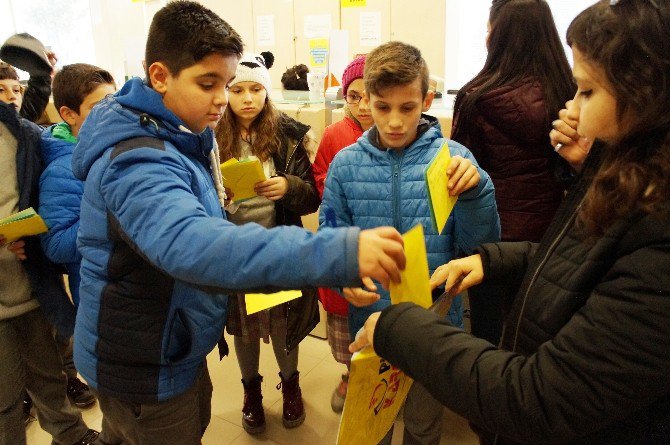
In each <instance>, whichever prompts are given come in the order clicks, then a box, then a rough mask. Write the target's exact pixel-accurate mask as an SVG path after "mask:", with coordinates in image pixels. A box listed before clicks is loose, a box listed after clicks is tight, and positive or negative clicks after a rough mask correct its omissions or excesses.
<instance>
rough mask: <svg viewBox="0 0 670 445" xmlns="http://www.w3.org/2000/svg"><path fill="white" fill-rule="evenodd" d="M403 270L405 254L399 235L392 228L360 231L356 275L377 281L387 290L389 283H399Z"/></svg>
mask: <svg viewBox="0 0 670 445" xmlns="http://www.w3.org/2000/svg"><path fill="white" fill-rule="evenodd" d="M404 268H405V252H404V250H403V241H402V236H400V233H398V231H397V230H396V229H394V228H393V227H377V228H376V229H368V230H361V233H360V235H359V238H358V274H359V276H360V277H370V278H373V279H375V280H377V281H379V282H380V283H381V284H382V286H383V287H384V289H388V286H389V281H393V282H394V283H400V271H401V270H403V269H404Z"/></svg>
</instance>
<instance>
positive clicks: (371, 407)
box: [337, 346, 413, 445]
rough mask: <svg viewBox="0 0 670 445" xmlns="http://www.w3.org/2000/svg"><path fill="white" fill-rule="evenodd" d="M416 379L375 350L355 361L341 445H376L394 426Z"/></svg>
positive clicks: (339, 435)
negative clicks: (413, 379)
mask: <svg viewBox="0 0 670 445" xmlns="http://www.w3.org/2000/svg"><path fill="white" fill-rule="evenodd" d="M412 383H413V381H412V379H411V378H409V377H408V376H407V375H405V373H403V372H402V371H401V370H400V369H398V368H396V367H395V366H393V365H391V364H390V363H389V362H387V361H386V360H384V359H383V358H381V357H379V356H378V355H377V354H375V352H374V351H373V349H372V348H371V347H369V346H368V347H367V348H364V349H362V350H361V351H359V352H357V353H355V354H354V355H353V357H352V358H351V373H350V375H349V389H348V390H347V398H346V400H345V402H344V410H343V411H342V418H341V419H340V428H339V431H338V433H337V444H338V445H365V444H370V445H376V444H377V443H379V441H380V440H382V439H383V438H384V436H385V435H386V433H387V432H388V431H389V430H390V429H391V427H392V426H393V422H394V421H395V419H396V417H397V416H398V412H399V411H400V407H401V406H402V405H403V403H405V399H406V398H407V393H408V392H409V389H410V388H411V387H412Z"/></svg>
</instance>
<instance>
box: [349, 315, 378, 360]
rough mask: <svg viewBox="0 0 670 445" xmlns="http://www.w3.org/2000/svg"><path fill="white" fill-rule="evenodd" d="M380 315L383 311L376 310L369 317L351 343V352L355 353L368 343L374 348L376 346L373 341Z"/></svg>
mask: <svg viewBox="0 0 670 445" xmlns="http://www.w3.org/2000/svg"><path fill="white" fill-rule="evenodd" d="M380 315H381V312H375V313H374V314H372V315H370V316H369V317H368V319H367V320H366V321H365V324H364V325H363V327H362V328H361V329H360V330H359V331H358V332H357V333H356V339H355V340H354V342H353V343H351V344H350V345H349V352H351V353H352V354H353V353H354V352H356V351H360V350H361V349H363V348H364V347H366V346H368V345H370V346H372V349H374V348H375V345H374V344H373V343H372V342H373V340H374V338H375V329H376V328H377V321H378V320H379V316H380Z"/></svg>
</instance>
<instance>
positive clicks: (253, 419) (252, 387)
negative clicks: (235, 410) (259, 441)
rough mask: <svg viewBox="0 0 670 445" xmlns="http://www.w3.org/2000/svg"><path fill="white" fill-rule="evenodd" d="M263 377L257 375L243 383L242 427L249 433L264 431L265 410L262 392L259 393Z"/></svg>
mask: <svg viewBox="0 0 670 445" xmlns="http://www.w3.org/2000/svg"><path fill="white" fill-rule="evenodd" d="M261 382H263V377H262V376H260V375H259V376H258V377H256V378H254V379H253V380H251V381H250V382H249V383H245V382H244V380H242V386H244V406H243V407H242V427H243V428H244V431H246V432H247V433H249V434H260V433H262V432H264V431H265V412H264V411H263V394H262V393H261Z"/></svg>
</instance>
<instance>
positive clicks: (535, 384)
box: [375, 156, 670, 445]
mask: <svg viewBox="0 0 670 445" xmlns="http://www.w3.org/2000/svg"><path fill="white" fill-rule="evenodd" d="M589 158H591V156H589ZM587 185H588V180H582V181H580V182H578V183H577V184H576V186H575V188H574V189H573V190H572V191H571V193H570V194H569V195H568V198H567V199H566V202H565V203H564V204H563V206H562V207H561V209H560V210H559V212H558V214H557V216H556V218H555V220H554V222H553V223H552V225H551V226H550V228H549V230H548V231H547V234H546V236H545V238H544V239H543V241H542V242H541V244H539V245H534V244H532V243H499V244H488V245H485V246H483V247H482V249H481V253H482V260H483V262H484V267H485V277H486V279H487V280H509V279H511V280H513V281H514V280H521V277H523V280H522V284H521V287H520V291H519V293H518V294H517V297H516V299H515V301H514V303H513V305H512V311H511V313H510V315H509V318H508V321H507V324H506V327H505V331H504V333H503V339H502V346H503V348H504V350H499V349H497V348H495V347H494V346H493V345H491V344H489V343H487V342H486V341H484V340H481V339H477V338H474V337H472V336H470V335H468V334H466V333H464V332H462V331H460V330H458V329H456V328H453V327H451V326H449V325H448V323H447V322H445V321H443V320H440V319H438V318H437V317H435V316H433V315H432V314H427V313H426V311H424V310H422V309H420V308H418V307H416V306H413V305H410V304H403V305H398V306H396V307H393V308H389V309H388V310H386V311H384V313H383V314H382V316H381V318H380V320H379V323H378V325H377V330H376V333H375V349H376V350H377V352H378V353H379V354H380V355H381V356H382V357H385V358H387V359H388V360H390V361H391V362H392V363H394V364H396V365H398V366H399V367H400V368H401V369H403V370H405V371H407V372H408V374H409V375H411V376H412V377H414V378H416V379H417V380H418V381H420V382H421V383H423V384H424V385H426V387H427V388H428V389H429V390H430V391H431V393H432V394H433V395H435V396H436V397H437V398H438V400H441V401H442V402H443V403H444V404H445V405H447V406H449V407H450V408H452V409H453V410H454V411H456V412H458V413H459V414H461V415H463V416H464V417H466V418H467V419H469V420H470V421H471V422H472V423H473V424H475V425H477V426H478V427H479V428H481V429H483V430H485V431H490V432H495V433H498V434H499V436H498V437H497V438H496V439H493V435H491V436H490V437H489V439H491V440H490V441H486V443H496V444H497V445H503V444H512V443H533V444H539V443H542V444H544V443H561V444H564V443H565V444H589V445H593V444H626V445H630V444H667V443H669V442H670V201H667V202H665V203H664V205H663V206H662V207H661V209H660V210H659V211H658V212H657V213H655V214H653V215H644V214H642V213H640V212H635V213H633V214H631V215H630V216H629V217H628V218H626V219H625V220H622V221H619V222H618V223H616V224H614V225H613V226H612V227H611V228H610V229H609V230H608V231H607V233H606V235H605V236H603V237H601V238H600V239H597V240H595V241H594V242H592V243H588V242H583V241H582V240H581V238H580V237H579V235H578V232H577V229H576V228H575V221H574V215H575V213H576V212H575V211H576V209H577V207H578V205H579V203H580V202H581V201H582V199H583V196H584V192H585V189H586V187H587ZM415 332H421V335H420V336H417V335H416V334H415Z"/></svg>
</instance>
